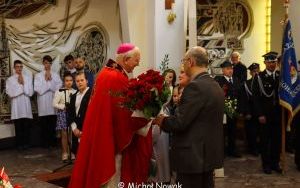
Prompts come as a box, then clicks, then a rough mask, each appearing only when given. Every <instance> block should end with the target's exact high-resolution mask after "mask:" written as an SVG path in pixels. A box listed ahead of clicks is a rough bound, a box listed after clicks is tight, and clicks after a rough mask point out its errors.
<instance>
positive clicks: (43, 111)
mask: <svg viewBox="0 0 300 188" xmlns="http://www.w3.org/2000/svg"><path fill="white" fill-rule="evenodd" d="M43 65H44V70H43V71H41V72H40V73H38V74H36V76H35V78H34V91H36V92H37V104H38V115H39V124H40V126H42V141H43V147H46V148H49V147H50V146H55V145H56V134H55V127H56V115H55V110H54V107H53V105H52V101H53V97H54V93H55V91H57V90H58V89H59V88H60V87H61V86H62V81H61V79H60V77H59V75H58V74H57V73H55V72H52V71H51V65H52V58H51V57H50V56H49V55H46V56H44V57H43Z"/></svg>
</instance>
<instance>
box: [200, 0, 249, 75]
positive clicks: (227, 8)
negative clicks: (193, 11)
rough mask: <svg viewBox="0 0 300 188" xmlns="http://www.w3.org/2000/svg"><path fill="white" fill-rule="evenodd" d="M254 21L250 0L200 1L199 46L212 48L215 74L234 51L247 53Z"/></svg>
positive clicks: (211, 66) (213, 71)
mask: <svg viewBox="0 0 300 188" xmlns="http://www.w3.org/2000/svg"><path fill="white" fill-rule="evenodd" d="M252 20H253V18H252V11H251V8H250V6H249V4H248V2H247V0H197V43H198V45H200V46H203V47H205V48H207V49H208V52H209V57H210V62H211V64H210V71H211V73H212V74H213V75H216V74H220V73H221V70H220V68H219V65H220V63H222V62H223V61H224V60H225V59H227V58H229V56H230V54H231V53H232V51H240V52H242V51H243V48H244V47H243V40H244V38H245V37H246V36H247V34H248V33H249V32H250V30H251V25H252Z"/></svg>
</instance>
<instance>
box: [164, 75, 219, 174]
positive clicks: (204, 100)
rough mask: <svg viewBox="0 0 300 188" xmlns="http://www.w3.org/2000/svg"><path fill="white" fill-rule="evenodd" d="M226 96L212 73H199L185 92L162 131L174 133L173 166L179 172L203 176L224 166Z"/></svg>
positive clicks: (171, 155)
mask: <svg viewBox="0 0 300 188" xmlns="http://www.w3.org/2000/svg"><path fill="white" fill-rule="evenodd" d="M223 113H224V94H223V91H222V89H221V88H220V86H219V85H218V83H217V82H215V81H214V79H213V78H211V77H210V76H209V74H208V73H201V74H199V75H198V76H197V77H196V78H195V79H194V80H193V81H191V83H190V84H189V85H188V86H186V88H185V89H184V91H183V94H182V97H181V100H180V103H179V105H178V108H177V110H176V112H175V115H174V116H170V117H166V118H165V119H164V120H163V122H162V125H161V128H162V129H163V130H164V131H166V132H172V133H173V137H172V145H171V148H172V149H171V154H170V157H171V163H172V166H173V167H174V169H175V171H176V172H179V173H202V172H206V171H210V170H213V169H216V168H220V167H222V166H223V158H224V143H223V142H224V137H223V123H222V122H223Z"/></svg>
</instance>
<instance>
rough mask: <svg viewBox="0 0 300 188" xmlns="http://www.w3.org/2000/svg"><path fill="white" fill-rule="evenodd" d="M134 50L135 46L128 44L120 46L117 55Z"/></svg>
mask: <svg viewBox="0 0 300 188" xmlns="http://www.w3.org/2000/svg"><path fill="white" fill-rule="evenodd" d="M134 48H135V46H134V45H133V44H130V43H123V44H120V46H119V47H118V50H117V54H123V53H126V52H129V51H131V50H133V49H134Z"/></svg>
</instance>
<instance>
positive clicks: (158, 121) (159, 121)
mask: <svg viewBox="0 0 300 188" xmlns="http://www.w3.org/2000/svg"><path fill="white" fill-rule="evenodd" d="M166 117H167V116H165V115H164V114H159V115H158V116H156V118H155V119H154V120H152V123H151V124H152V125H157V126H159V127H161V125H162V122H163V120H164V119H165V118H166Z"/></svg>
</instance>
